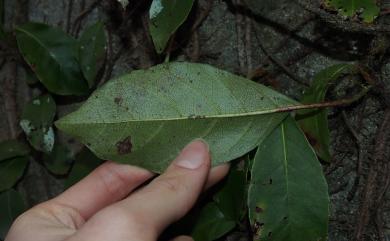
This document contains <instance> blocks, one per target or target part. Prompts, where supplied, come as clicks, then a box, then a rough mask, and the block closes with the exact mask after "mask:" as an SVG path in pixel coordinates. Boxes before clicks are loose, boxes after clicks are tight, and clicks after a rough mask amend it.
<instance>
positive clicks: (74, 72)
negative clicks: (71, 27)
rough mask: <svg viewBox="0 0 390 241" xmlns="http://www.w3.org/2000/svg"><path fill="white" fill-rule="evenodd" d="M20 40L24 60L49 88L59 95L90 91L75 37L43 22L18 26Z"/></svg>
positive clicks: (17, 32)
mask: <svg viewBox="0 0 390 241" xmlns="http://www.w3.org/2000/svg"><path fill="white" fill-rule="evenodd" d="M16 39H17V43H18V46H19V49H20V52H21V53H22V55H23V57H24V59H25V60H26V62H27V63H28V64H29V65H30V67H31V69H32V70H33V71H34V72H35V74H36V75H37V77H38V79H39V80H40V81H41V82H42V84H43V85H44V86H45V87H46V88H47V89H48V90H49V91H51V92H53V93H55V94H59V95H83V94H86V93H87V92H88V84H87V82H86V81H85V79H84V77H83V74H82V72H81V69H80V66H79V63H78V56H79V55H78V48H77V46H78V44H77V41H76V40H75V39H73V38H72V37H70V36H68V35H67V34H66V33H64V32H63V31H62V30H60V29H58V28H55V27H50V26H48V25H45V24H42V23H27V24H25V25H22V26H19V27H17V28H16Z"/></svg>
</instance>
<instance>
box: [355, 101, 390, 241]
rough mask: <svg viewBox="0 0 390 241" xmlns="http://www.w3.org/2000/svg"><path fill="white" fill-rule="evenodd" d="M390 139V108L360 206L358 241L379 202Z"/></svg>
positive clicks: (379, 130) (378, 133) (379, 133)
mask: <svg viewBox="0 0 390 241" xmlns="http://www.w3.org/2000/svg"><path fill="white" fill-rule="evenodd" d="M389 137H390V108H388V109H386V110H385V114H384V118H383V121H382V123H381V125H380V127H379V128H378V131H377V135H376V140H375V150H374V151H375V152H374V156H373V158H372V160H371V162H370V169H369V172H368V176H367V180H366V185H365V187H364V192H363V196H362V197H363V198H362V201H361V205H360V209H359V210H360V212H359V215H358V220H359V221H358V222H357V225H356V228H355V233H354V238H355V240H357V241H363V240H364V234H365V230H366V228H367V225H368V224H369V222H370V219H371V212H372V209H371V207H373V206H374V204H375V202H376V201H377V200H376V199H377V196H376V195H375V194H376V193H375V191H376V187H377V185H378V183H377V182H378V180H377V177H378V172H379V171H381V169H382V167H381V166H382V165H381V163H382V162H383V161H384V160H385V159H386V150H387V149H388V148H387V146H388V144H389V139H390V138H389Z"/></svg>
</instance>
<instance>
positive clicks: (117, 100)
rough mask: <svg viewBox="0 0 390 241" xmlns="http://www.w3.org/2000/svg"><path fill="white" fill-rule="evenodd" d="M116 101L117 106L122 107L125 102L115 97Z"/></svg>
mask: <svg viewBox="0 0 390 241" xmlns="http://www.w3.org/2000/svg"><path fill="white" fill-rule="evenodd" d="M114 101H115V104H117V105H121V104H122V102H123V99H122V98H121V97H115V99H114Z"/></svg>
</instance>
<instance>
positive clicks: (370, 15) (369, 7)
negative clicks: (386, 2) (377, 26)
mask: <svg viewBox="0 0 390 241" xmlns="http://www.w3.org/2000/svg"><path fill="white" fill-rule="evenodd" d="M325 3H326V5H327V6H328V7H331V8H334V9H337V10H339V12H340V14H341V15H344V16H346V17H354V16H360V17H361V18H362V19H363V21H364V22H367V23H371V22H373V21H374V20H375V18H376V17H377V16H378V15H379V12H380V8H379V7H378V5H377V2H376V0H326V1H325Z"/></svg>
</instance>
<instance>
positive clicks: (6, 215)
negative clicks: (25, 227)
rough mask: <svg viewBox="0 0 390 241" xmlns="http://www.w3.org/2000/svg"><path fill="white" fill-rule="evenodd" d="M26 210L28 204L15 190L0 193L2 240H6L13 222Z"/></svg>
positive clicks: (0, 236)
mask: <svg viewBox="0 0 390 241" xmlns="http://www.w3.org/2000/svg"><path fill="white" fill-rule="evenodd" d="M25 210H26V204H25V201H24V199H23V197H22V196H21V195H20V193H18V192H17V191H15V190H14V189H10V190H8V191H6V192H2V193H0V213H1V218H0V239H4V238H5V235H6V234H7V232H8V229H9V228H10V227H11V224H12V222H13V221H14V220H15V218H17V217H18V216H19V215H20V214H21V213H23V212H24V211H25Z"/></svg>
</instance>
